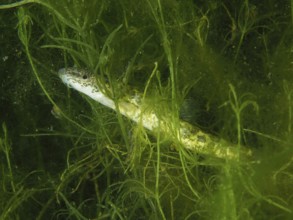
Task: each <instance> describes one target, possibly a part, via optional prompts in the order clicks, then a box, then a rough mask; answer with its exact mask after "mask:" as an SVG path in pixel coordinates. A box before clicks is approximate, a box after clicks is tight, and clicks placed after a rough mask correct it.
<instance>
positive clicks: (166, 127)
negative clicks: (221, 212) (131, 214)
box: [58, 67, 252, 160]
mask: <svg viewBox="0 0 293 220" xmlns="http://www.w3.org/2000/svg"><path fill="white" fill-rule="evenodd" d="M58 75H59V77H60V78H61V80H62V81H63V83H64V84H66V85H67V86H68V87H69V88H73V89H75V90H77V91H79V92H81V93H83V94H85V95H87V96H89V97H90V98H92V99H93V100H95V101H97V102H99V103H101V104H103V105H105V106H107V107H109V108H111V109H113V110H115V111H117V110H118V109H117V108H119V112H120V113H121V114H122V115H124V116H125V117H127V118H129V119H131V120H133V121H135V122H136V123H139V124H141V125H142V126H143V127H145V128H146V129H148V130H150V131H151V132H152V134H153V135H157V134H158V133H160V134H162V135H163V136H165V137H167V138H169V139H171V141H172V142H173V143H174V145H175V146H177V147H179V146H182V147H185V148H186V149H189V150H194V151H195V152H197V153H199V154H202V155H209V156H213V157H216V158H222V159H232V160H238V159H239V158H243V157H245V158H247V157H250V156H251V155H252V152H251V150H249V149H247V148H244V147H241V148H240V149H239V147H238V146H236V145H234V144H231V143H229V142H227V141H225V140H223V139H219V138H217V137H215V136H213V135H210V134H208V133H205V132H203V131H202V130H201V129H199V128H197V127H195V126H193V125H191V124H189V123H188V122H185V121H179V126H177V129H176V128H174V127H175V126H172V125H170V120H168V118H167V117H166V118H161V117H160V119H159V118H158V117H157V115H156V113H155V112H154V111H152V110H149V111H142V109H141V108H142V107H141V104H138V103H139V102H137V98H138V96H140V99H141V97H142V95H138V94H136V97H134V96H130V95H129V96H128V97H126V98H125V97H124V98H121V99H119V100H118V101H117V103H116V104H115V102H114V101H113V99H112V98H111V97H108V96H107V95H106V92H105V91H104V90H103V89H102V88H100V87H101V85H100V87H99V86H98V84H99V83H98V82H97V79H96V78H95V77H93V76H91V74H90V73H89V72H88V71H86V70H83V69H79V68H75V67H71V68H63V69H60V70H59V72H58ZM132 99H135V100H132ZM140 102H143V101H142V100H140ZM178 128H179V129H178Z"/></svg>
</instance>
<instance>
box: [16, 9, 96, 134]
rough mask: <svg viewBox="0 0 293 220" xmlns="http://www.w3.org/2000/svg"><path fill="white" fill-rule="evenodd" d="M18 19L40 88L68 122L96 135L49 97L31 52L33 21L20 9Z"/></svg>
mask: <svg viewBox="0 0 293 220" xmlns="http://www.w3.org/2000/svg"><path fill="white" fill-rule="evenodd" d="M18 19H19V21H20V23H19V24H18V36H19V39H20V40H21V42H22V44H23V46H24V48H25V52H26V55H27V57H28V60H29V63H30V65H31V67H32V70H33V73H34V75H35V77H36V79H37V82H38V84H39V86H40V87H41V89H42V91H43V92H44V94H45V95H46V97H47V98H48V100H49V101H50V102H51V103H52V105H53V106H57V107H58V109H60V114H61V115H62V117H64V118H65V119H67V120H68V121H70V122H71V123H73V124H74V125H76V126H77V127H79V128H81V129H82V130H84V131H86V132H89V133H92V134H94V133H95V132H93V131H91V130H88V129H87V128H85V127H83V126H81V125H80V124H78V123H77V122H75V121H73V120H72V119H71V118H69V117H68V116H67V115H66V114H65V113H64V112H63V111H62V110H61V108H59V106H58V105H57V103H55V101H54V100H53V99H52V97H51V96H50V95H49V93H48V92H47V90H46V88H45V86H44V84H43V82H42V81H41V79H40V77H39V74H38V72H37V70H36V67H35V65H34V63H33V60H32V57H31V54H30V51H29V40H30V34H31V33H30V29H31V23H30V22H31V20H30V17H29V16H28V15H26V14H25V11H24V9H23V8H20V9H19V10H18Z"/></svg>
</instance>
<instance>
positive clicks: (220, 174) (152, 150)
mask: <svg viewBox="0 0 293 220" xmlns="http://www.w3.org/2000/svg"><path fill="white" fill-rule="evenodd" d="M8 3H9V1H8V2H7V5H0V9H3V10H1V11H0V18H1V19H0V20H1V23H0V25H1V28H3V29H4V28H6V30H9V31H10V32H11V33H16V32H15V29H14V28H15V27H17V31H18V38H17V37H15V38H14V40H13V36H17V35H15V34H14V35H13V34H11V35H10V36H11V39H10V40H9V39H7V38H6V37H5V36H1V38H2V39H4V40H3V42H4V43H1V44H3V45H4V44H7V45H11V48H9V47H7V46H6V47H2V48H6V53H7V54H6V53H5V51H4V52H1V59H2V60H3V59H4V57H6V56H7V55H9V54H10V53H9V51H15V48H17V51H18V52H15V53H14V55H9V57H8V60H7V62H6V61H5V62H4V61H3V62H2V64H1V65H3V66H2V67H1V69H2V70H3V72H2V73H1V82H3V83H2V85H3V86H2V87H1V123H3V122H5V123H3V126H2V131H1V133H0V134H1V135H0V140H1V141H0V143H1V145H0V146H1V151H0V155H1V157H0V160H1V171H2V172H1V185H2V187H1V191H0V193H1V194H0V195H1V198H5V201H7V202H5V203H3V202H1V206H0V210H1V211H0V213H2V214H1V217H2V218H3V219H21V218H24V217H26V218H28V219H48V218H53V219H55V218H61V219H63V218H66V219H290V217H292V195H293V194H292V193H293V192H292V189H291V188H292V187H290V185H292V184H291V183H292V176H293V175H292V155H293V154H292V153H293V152H292V144H291V142H292V91H293V90H292V88H293V79H292V74H291V73H292V64H291V61H292V51H291V50H292V31H291V29H292V8H291V5H290V2H289V1H288V3H287V4H284V5H280V3H278V2H277V1H269V2H268V3H267V4H266V5H264V3H260V2H257V1H254V2H253V1H248V0H244V1H242V4H238V2H237V1H223V2H219V1H209V3H206V2H205V1H198V2H195V1H184V2H180V1H160V0H158V1H154V0H148V1H139V2H136V1H135V2H134V1H128V0H120V1H112V2H111V1H91V2H89V1H81V0H80V1H79V0H74V1H41V0H26V1H20V2H17V3H13V4H12V3H11V1H10V3H11V4H8ZM11 11H13V13H10V14H9V12H11ZM6 13H7V14H6ZM6 16H8V17H9V19H7V20H9V21H11V22H14V23H13V25H11V26H12V28H11V29H8V28H7V23H6V22H5V21H4V20H5V19H4V17H6ZM17 21H18V24H17V25H16V22H17ZM7 36H9V35H7ZM17 56H18V59H16V57H17ZM10 57H14V58H15V60H19V59H21V60H22V61H21V62H16V61H14V63H12V62H11V61H10ZM5 59H6V58H5ZM6 64H7V65H6ZM8 64H9V65H8ZM73 65H76V66H79V67H82V68H87V69H89V70H91V71H92V72H93V73H94V74H97V75H101V74H102V75H104V76H105V79H106V80H107V82H108V83H109V84H110V85H111V88H112V90H113V91H114V92H115V95H116V96H117V98H119V96H121V94H120V93H123V92H127V91H124V90H123V88H121V87H119V85H120V84H121V83H124V84H125V85H126V86H128V85H130V86H132V87H135V88H137V89H138V90H140V92H143V93H144V95H145V97H146V99H147V101H148V102H151V103H153V105H154V107H155V106H158V105H160V106H162V107H161V108H156V110H158V114H159V115H160V114H162V115H164V114H165V113H166V112H167V111H169V110H171V112H172V114H171V117H170V121H171V122H172V123H171V124H173V125H174V127H176V126H178V124H177V123H178V121H179V113H180V109H181V106H182V105H183V103H184V100H194V103H193V104H192V105H191V107H188V109H187V111H190V115H191V116H190V117H189V120H190V122H192V123H193V124H195V125H196V126H198V127H200V128H201V129H203V130H204V131H206V132H209V133H212V134H214V135H216V136H218V137H219V138H222V139H225V140H227V141H230V142H232V143H236V144H237V143H238V144H240V143H241V144H243V145H245V146H247V147H249V148H250V149H252V150H253V151H254V158H252V159H251V160H245V159H243V160H239V161H234V162H231V161H228V160H227V161H225V160H220V159H217V158H209V157H203V156H202V155H198V154H197V153H196V152H191V151H188V150H185V149H184V148H182V147H180V146H176V144H174V143H170V142H169V141H168V140H166V139H164V138H163V137H160V136H159V137H157V138H155V137H153V136H152V135H150V134H148V132H147V131H146V130H145V129H144V128H142V127H141V126H140V125H135V124H133V123H131V122H129V121H128V120H126V119H125V118H123V117H121V115H119V114H116V113H115V112H112V111H110V110H108V109H106V108H104V107H103V106H101V105H99V104H97V103H95V102H93V101H92V100H89V99H88V98H86V97H83V96H81V95H80V94H78V93H76V92H74V91H71V90H68V89H66V88H65V86H64V85H62V83H61V82H59V79H58V76H57V74H56V72H57V71H58V69H59V68H61V67H64V66H73ZM162 103H163V104H162ZM194 108H195V109H194ZM51 111H53V112H54V113H55V116H57V118H56V117H55V116H54V115H52V114H51ZM194 112H196V113H194ZM185 114H188V112H187V113H185ZM187 118H188V117H187ZM2 177H3V178H2Z"/></svg>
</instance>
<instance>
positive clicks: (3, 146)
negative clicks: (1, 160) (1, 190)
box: [0, 122, 16, 192]
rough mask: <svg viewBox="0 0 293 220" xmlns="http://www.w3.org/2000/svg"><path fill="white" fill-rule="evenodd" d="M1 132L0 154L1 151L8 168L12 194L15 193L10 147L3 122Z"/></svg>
mask: <svg viewBox="0 0 293 220" xmlns="http://www.w3.org/2000/svg"><path fill="white" fill-rule="evenodd" d="M2 130H3V138H1V137H0V152H1V150H2V151H4V154H5V158H6V162H7V166H8V172H9V175H8V176H9V182H10V185H11V189H12V192H15V191H16V187H15V183H14V177H13V171H12V166H11V161H10V151H11V146H10V144H9V141H8V134H7V127H6V124H5V123H4V122H3V123H2Z"/></svg>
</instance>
